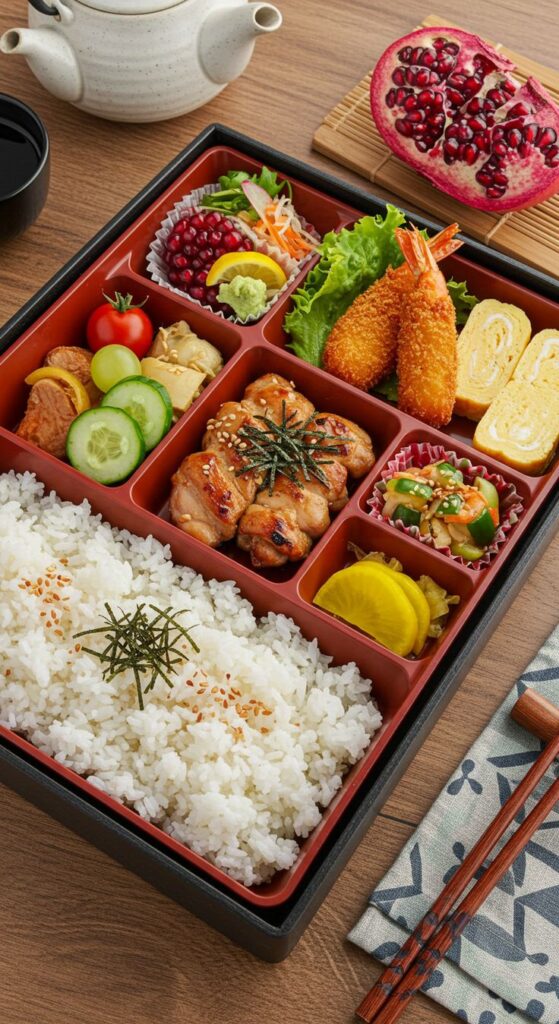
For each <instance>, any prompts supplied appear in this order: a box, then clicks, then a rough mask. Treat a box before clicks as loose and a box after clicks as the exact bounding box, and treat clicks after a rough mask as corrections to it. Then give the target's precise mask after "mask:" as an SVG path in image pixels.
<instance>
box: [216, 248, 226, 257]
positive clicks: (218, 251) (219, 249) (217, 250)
mask: <svg viewBox="0 0 559 1024" xmlns="http://www.w3.org/2000/svg"><path fill="white" fill-rule="evenodd" d="M224 252H225V249H224V248H223V246H222V245H220V246H218V248H217V249H216V250H215V258H216V260H218V259H219V257H220V256H223V254H224Z"/></svg>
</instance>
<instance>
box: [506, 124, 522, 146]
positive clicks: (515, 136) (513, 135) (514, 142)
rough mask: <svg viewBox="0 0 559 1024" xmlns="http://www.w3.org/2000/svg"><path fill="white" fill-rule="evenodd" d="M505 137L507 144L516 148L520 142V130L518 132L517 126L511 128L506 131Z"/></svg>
mask: <svg viewBox="0 0 559 1024" xmlns="http://www.w3.org/2000/svg"><path fill="white" fill-rule="evenodd" d="M507 139H508V143H509V146H512V148H513V149H517V148H518V146H519V145H520V143H521V142H522V132H519V130H518V128H513V129H512V130H511V131H510V132H508V133H507Z"/></svg>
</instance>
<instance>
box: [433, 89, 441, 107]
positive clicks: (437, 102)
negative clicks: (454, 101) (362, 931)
mask: <svg viewBox="0 0 559 1024" xmlns="http://www.w3.org/2000/svg"><path fill="white" fill-rule="evenodd" d="M443 104H444V96H443V94H442V92H436V93H435V96H434V99H433V106H434V107H435V109H436V110H440V108H441V107H442V106H443Z"/></svg>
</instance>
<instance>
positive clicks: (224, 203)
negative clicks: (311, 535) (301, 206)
mask: <svg viewBox="0 0 559 1024" xmlns="http://www.w3.org/2000/svg"><path fill="white" fill-rule="evenodd" d="M243 181H254V182H255V184H256V185H260V186H261V188H263V189H265V190H266V192H267V193H268V195H269V196H270V198H271V199H275V198H276V196H278V195H279V193H280V192H281V191H282V189H284V188H285V189H287V192H288V195H289V197H290V198H291V183H290V182H289V181H279V179H278V175H277V171H271V170H270V169H269V167H262V170H261V172H260V174H253V175H252V177H251V175H250V174H248V173H247V172H246V171H228V172H227V174H222V175H221V176H220V178H219V186H220V187H219V192H211V193H210V192H208V193H207V195H205V196H203V198H202V202H201V204H200V205H201V206H203V207H205V208H206V209H210V210H220V211H221V212H222V213H230V214H238V213H242V212H244V211H247V212H248V214H249V216H250V217H251V218H252V220H258V214H257V213H256V211H255V210H253V209H252V207H251V205H250V203H249V201H248V199H247V197H246V196H245V194H244V192H243V188H242V184H243Z"/></svg>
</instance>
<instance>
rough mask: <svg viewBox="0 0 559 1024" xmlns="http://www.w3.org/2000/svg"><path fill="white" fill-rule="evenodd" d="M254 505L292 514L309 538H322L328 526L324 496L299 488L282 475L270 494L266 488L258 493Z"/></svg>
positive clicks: (328, 516)
mask: <svg viewBox="0 0 559 1024" xmlns="http://www.w3.org/2000/svg"><path fill="white" fill-rule="evenodd" d="M305 482H306V481H305ZM256 504H257V505H265V506H266V508H271V509H274V510H275V511H276V512H280V513H287V512H291V513H293V516H294V519H295V522H296V523H297V526H298V527H299V529H300V530H303V532H304V533H308V535H309V537H313V538H316V537H322V534H323V533H324V531H325V530H327V529H328V527H329V526H330V515H329V513H328V502H327V500H326V498H325V497H324V494H317V493H316V492H313V490H312V489H308V490H307V488H306V487H305V486H303V487H300V486H298V485H297V484H296V483H295V482H294V481H293V480H289V478H288V477H286V476H283V475H282V476H278V477H277V479H276V482H275V484H274V489H273V491H272V493H271V494H270V492H269V490H268V488H267V487H266V488H264V490H263V491H260V492H259V494H258V495H257V497H256Z"/></svg>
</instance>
